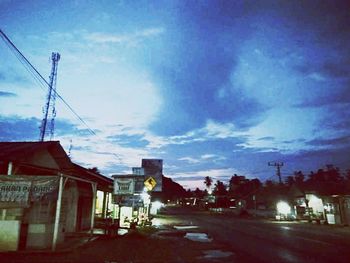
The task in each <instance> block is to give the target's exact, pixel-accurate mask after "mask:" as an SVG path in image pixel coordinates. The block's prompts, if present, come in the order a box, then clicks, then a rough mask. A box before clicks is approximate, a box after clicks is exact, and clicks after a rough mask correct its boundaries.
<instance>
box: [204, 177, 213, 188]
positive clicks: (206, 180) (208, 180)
mask: <svg viewBox="0 0 350 263" xmlns="http://www.w3.org/2000/svg"><path fill="white" fill-rule="evenodd" d="M204 184H205V186H206V187H207V189H208V190H209V189H210V187H211V186H212V184H213V179H211V177H210V176H206V177H205V178H204Z"/></svg>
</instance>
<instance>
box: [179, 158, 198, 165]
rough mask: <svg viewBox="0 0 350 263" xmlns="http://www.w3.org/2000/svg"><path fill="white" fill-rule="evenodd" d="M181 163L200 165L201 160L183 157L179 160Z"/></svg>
mask: <svg viewBox="0 0 350 263" xmlns="http://www.w3.org/2000/svg"><path fill="white" fill-rule="evenodd" d="M179 161H186V162H188V163H192V164H193V163H200V160H198V159H195V158H192V157H181V158H179Z"/></svg>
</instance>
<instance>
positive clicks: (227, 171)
mask: <svg viewBox="0 0 350 263" xmlns="http://www.w3.org/2000/svg"><path fill="white" fill-rule="evenodd" d="M234 174H241V173H240V172H239V171H237V170H236V169H233V168H223V169H208V170H200V171H194V172H185V173H173V174H167V176H169V177H170V178H172V179H173V180H174V181H176V182H178V183H180V184H181V185H185V186H186V187H189V188H192V189H193V188H195V187H200V188H202V189H204V188H205V185H204V178H205V177H206V176H209V177H211V178H212V179H213V186H214V184H215V182H216V180H221V181H224V182H225V183H227V182H228V180H229V179H230V178H231V176H233V175H234Z"/></svg>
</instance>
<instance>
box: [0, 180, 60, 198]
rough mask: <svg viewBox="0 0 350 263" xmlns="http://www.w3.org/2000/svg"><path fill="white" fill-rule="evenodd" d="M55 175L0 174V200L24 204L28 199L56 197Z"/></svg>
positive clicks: (56, 182) (56, 181)
mask: <svg viewBox="0 0 350 263" xmlns="http://www.w3.org/2000/svg"><path fill="white" fill-rule="evenodd" d="M57 189H58V177H57V176H16V175H11V176H8V175H0V202H3V203H16V204H20V205H25V204H27V203H28V201H39V200H41V199H56V198H57Z"/></svg>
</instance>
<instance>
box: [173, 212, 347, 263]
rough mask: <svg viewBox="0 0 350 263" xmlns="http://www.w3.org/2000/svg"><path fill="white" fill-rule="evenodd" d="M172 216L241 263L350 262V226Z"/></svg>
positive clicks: (194, 214) (192, 214) (195, 214)
mask: <svg viewBox="0 0 350 263" xmlns="http://www.w3.org/2000/svg"><path fill="white" fill-rule="evenodd" d="M171 217H174V218H176V219H178V220H179V221H181V222H183V223H185V222H186V223H187V224H192V225H197V226H199V227H200V228H201V230H203V231H205V232H206V233H208V234H209V235H210V236H212V237H213V239H214V242H219V243H223V244H225V245H226V247H227V248H228V249H229V250H230V251H232V252H234V253H235V254H236V255H237V257H236V258H237V261H238V262H239V261H242V262H246V261H249V262H269V263H271V262H298V263H299V262H300V263H303V262H307V263H312V262H317V263H321V262H332V263H336V262H344V263H345V262H346V263H348V262H350V227H336V226H326V225H315V224H310V223H300V222H278V221H269V220H259V219H254V218H245V219H242V218H238V217H234V216H227V215H219V214H209V213H198V212H194V211H180V212H175V213H174V212H172V213H171ZM186 223H185V224H186ZM240 259H241V260H240Z"/></svg>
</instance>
